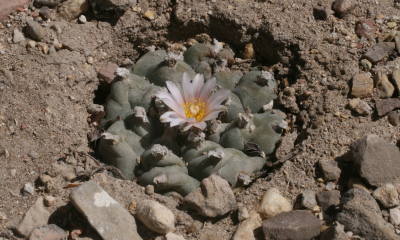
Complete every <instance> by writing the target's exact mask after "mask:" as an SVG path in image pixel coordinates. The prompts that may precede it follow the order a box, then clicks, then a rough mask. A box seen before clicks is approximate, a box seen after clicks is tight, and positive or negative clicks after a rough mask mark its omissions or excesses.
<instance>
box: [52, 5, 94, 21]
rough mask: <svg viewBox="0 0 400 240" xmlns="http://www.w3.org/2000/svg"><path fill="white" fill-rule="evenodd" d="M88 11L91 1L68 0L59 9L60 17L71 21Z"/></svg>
mask: <svg viewBox="0 0 400 240" xmlns="http://www.w3.org/2000/svg"><path fill="white" fill-rule="evenodd" d="M88 10H89V1H87V0H67V1H64V2H63V3H62V5H61V6H60V7H59V8H58V16H60V17H62V18H64V19H65V20H67V21H69V20H72V19H75V18H77V17H79V15H81V14H82V13H85V12H87V11H88Z"/></svg>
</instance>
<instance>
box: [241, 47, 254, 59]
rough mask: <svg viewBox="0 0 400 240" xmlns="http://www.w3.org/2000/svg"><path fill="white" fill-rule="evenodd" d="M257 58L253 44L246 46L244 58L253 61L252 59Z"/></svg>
mask: <svg viewBox="0 0 400 240" xmlns="http://www.w3.org/2000/svg"><path fill="white" fill-rule="evenodd" d="M255 57H256V53H255V51H254V48H253V44H252V43H248V44H246V46H245V48H244V53H243V58H245V59H251V58H255Z"/></svg>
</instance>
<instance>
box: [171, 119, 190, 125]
mask: <svg viewBox="0 0 400 240" xmlns="http://www.w3.org/2000/svg"><path fill="white" fill-rule="evenodd" d="M185 122H187V121H186V120H185V119H183V118H176V119H174V120H172V121H171V124H170V126H171V127H175V126H178V125H181V124H182V123H185Z"/></svg>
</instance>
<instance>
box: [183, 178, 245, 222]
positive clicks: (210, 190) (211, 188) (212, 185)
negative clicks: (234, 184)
mask: <svg viewBox="0 0 400 240" xmlns="http://www.w3.org/2000/svg"><path fill="white" fill-rule="evenodd" d="M185 204H187V205H188V206H189V207H190V208H194V209H196V210H197V212H199V213H200V214H201V215H203V216H206V217H219V216H222V215H224V214H226V213H228V212H230V211H232V210H235V209H236V208H237V203H236V198H235V195H234V194H233V192H232V189H231V187H230V186H229V183H228V182H227V181H226V180H225V179H223V178H221V177H220V176H217V175H215V174H213V175H211V176H210V177H208V178H205V179H203V181H201V185H200V188H198V189H197V190H195V191H193V192H191V193H190V194H189V195H187V196H186V197H185Z"/></svg>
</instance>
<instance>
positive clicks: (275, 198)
mask: <svg viewBox="0 0 400 240" xmlns="http://www.w3.org/2000/svg"><path fill="white" fill-rule="evenodd" d="M291 210H292V205H291V204H290V202H289V200H287V199H286V198H285V197H283V196H282V195H281V194H280V193H279V190H278V189H276V188H271V189H268V191H267V192H266V193H265V194H264V196H263V198H262V199H261V203H260V207H259V208H258V212H259V213H260V214H261V217H262V218H263V219H267V218H270V217H273V216H275V215H278V214H279V213H281V212H289V211H291Z"/></svg>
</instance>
